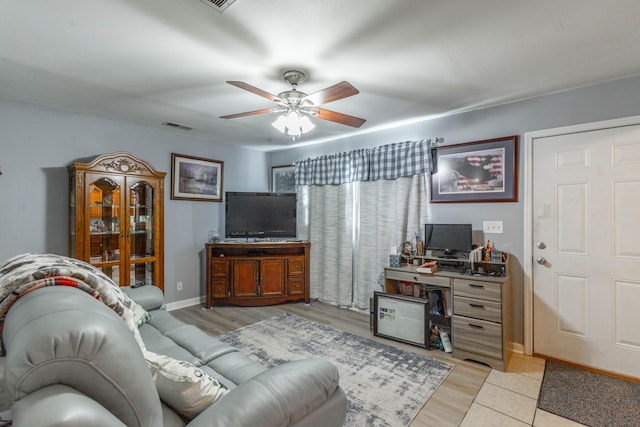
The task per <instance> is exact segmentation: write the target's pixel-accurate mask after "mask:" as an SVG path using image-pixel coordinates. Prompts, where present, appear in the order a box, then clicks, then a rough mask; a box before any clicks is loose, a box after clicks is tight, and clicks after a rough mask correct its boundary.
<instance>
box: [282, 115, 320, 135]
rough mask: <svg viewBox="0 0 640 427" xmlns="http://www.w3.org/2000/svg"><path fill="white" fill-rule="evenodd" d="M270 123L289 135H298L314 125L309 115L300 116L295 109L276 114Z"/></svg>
mask: <svg viewBox="0 0 640 427" xmlns="http://www.w3.org/2000/svg"><path fill="white" fill-rule="evenodd" d="M271 125H272V126H273V127H274V128H276V129H278V131H280V132H282V133H286V134H287V135H289V136H299V135H301V134H303V133H305V132H309V131H310V130H312V129H313V128H315V127H316V126H315V125H314V124H313V123H312V122H311V120H310V119H309V117H307V116H301V115H300V113H298V111H296V110H291V111H289V112H288V113H287V114H282V115H281V116H278V118H277V119H276V120H275V121H274V122H273V123H272V124H271Z"/></svg>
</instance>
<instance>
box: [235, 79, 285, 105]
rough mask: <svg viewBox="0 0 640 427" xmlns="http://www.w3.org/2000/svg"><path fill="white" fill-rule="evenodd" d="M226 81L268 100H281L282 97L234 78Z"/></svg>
mask: <svg viewBox="0 0 640 427" xmlns="http://www.w3.org/2000/svg"><path fill="white" fill-rule="evenodd" d="M227 83H229V84H230V85H233V86H236V87H239V88H240V89H244V90H248V91H249V92H251V93H255V94H256V95H259V96H261V97H263V98H267V99H268V100H270V101H276V102H277V101H282V99H280V98H278V97H277V96H275V95H274V94H272V93H269V92H266V91H264V90H262V89H259V88H257V87H255V86H251V85H250V84H249V83H245V82H238V81H235V80H232V81H227Z"/></svg>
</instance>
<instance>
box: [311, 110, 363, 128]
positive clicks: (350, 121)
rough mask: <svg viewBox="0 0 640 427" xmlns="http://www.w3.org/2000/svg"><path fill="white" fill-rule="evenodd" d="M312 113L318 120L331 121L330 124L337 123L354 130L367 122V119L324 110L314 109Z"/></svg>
mask: <svg viewBox="0 0 640 427" xmlns="http://www.w3.org/2000/svg"><path fill="white" fill-rule="evenodd" d="M311 111H313V112H314V113H315V115H314V116H313V117H316V118H318V119H322V120H329V121H330V122H336V123H340V124H342V125H347V126H351V127H354V128H359V127H360V126H362V125H363V124H364V122H366V120H365V119H361V118H359V117H354V116H349V115H347V114H342V113H336V112H335V111H330V110H326V109H324V108H313V109H312V110H311Z"/></svg>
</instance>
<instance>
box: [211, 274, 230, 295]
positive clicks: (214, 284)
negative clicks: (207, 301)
mask: <svg viewBox="0 0 640 427" xmlns="http://www.w3.org/2000/svg"><path fill="white" fill-rule="evenodd" d="M228 283H229V281H228V280H227V279H214V280H212V281H211V296H212V297H213V298H227V296H229V292H228V291H227V285H228Z"/></svg>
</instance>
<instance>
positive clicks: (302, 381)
mask: <svg viewBox="0 0 640 427" xmlns="http://www.w3.org/2000/svg"><path fill="white" fill-rule="evenodd" d="M123 289H124V290H125V292H127V293H128V294H129V295H130V296H131V297H132V298H133V299H135V300H136V301H137V302H138V303H139V304H141V305H142V306H143V307H144V308H145V309H146V310H147V311H148V312H149V313H150V314H151V320H150V321H149V322H148V323H146V324H144V325H142V326H141V327H140V329H139V330H140V334H141V336H142V339H143V341H144V343H145V346H146V347H147V349H148V350H149V351H152V352H156V353H160V354H165V355H168V356H171V357H174V358H176V359H180V360H186V361H188V362H191V363H193V364H195V365H196V366H199V367H201V368H202V369H203V370H206V371H207V372H208V373H209V374H210V375H212V376H214V377H215V378H217V379H218V380H219V381H221V382H222V383H223V384H225V385H226V386H227V387H228V388H229V389H230V392H229V393H228V394H227V395H226V396H224V397H222V398H221V399H219V400H218V401H216V402H215V403H213V404H212V405H211V406H209V407H208V408H207V409H205V410H204V411H203V412H202V413H200V415H198V416H197V417H195V418H194V419H193V420H191V421H190V422H189V423H188V424H186V423H185V421H184V420H183V419H182V418H181V417H180V416H179V415H178V414H177V413H176V412H175V411H174V410H173V409H172V408H170V407H169V406H167V405H165V404H164V403H163V402H162V401H161V400H160V398H159V397H158V393H157V391H156V388H155V385H154V382H153V378H152V376H151V373H150V370H149V368H148V366H147V363H146V361H145V360H144V357H143V355H142V352H141V350H140V347H139V346H138V344H137V343H136V341H135V339H134V337H133V334H132V333H131V331H130V330H129V329H128V328H127V326H126V325H125V323H124V322H123V321H122V319H121V318H120V317H119V316H118V315H117V314H115V313H114V312H113V311H112V310H111V309H109V308H108V307H106V306H105V305H104V304H103V303H102V302H100V301H98V300H96V299H94V298H92V297H91V296H89V295H88V294H87V293H85V292H82V291H79V290H77V289H73V288H69V287H65V286H53V287H45V288H41V289H37V290H34V291H33V292H31V293H29V294H27V295H25V296H23V297H21V298H20V299H18V300H17V301H16V302H15V303H14V304H13V306H12V307H11V309H10V310H9V313H8V314H7V317H6V319H5V323H4V330H3V333H2V336H3V341H4V345H5V348H6V352H7V354H6V359H5V387H6V390H7V393H8V395H9V397H10V398H11V399H12V402H13V404H12V408H11V413H12V416H13V420H14V424H13V425H14V426H29V427H37V426H52V425H60V426H62V425H64V426H83V427H84V426H149V427H158V426H184V425H188V426H194V427H200V426H224V427H242V426H247V427H249V426H251V427H256V426H260V427H262V426H265V427H268V426H274V427H275V426H296V427H313V426H326V427H329V426H341V425H342V424H343V423H344V419H345V415H346V406H347V402H346V397H345V394H344V392H343V391H342V389H341V388H340V387H339V385H338V372H337V370H336V368H335V367H334V366H333V365H332V364H330V363H328V362H326V361H322V360H304V361H297V362H289V363H285V364H283V365H280V366H278V367H275V368H271V369H267V368H265V367H264V366H261V365H259V364H258V363H256V362H253V361H252V360H250V359H249V358H248V357H246V356H245V355H244V354H242V353H241V352H239V351H237V350H236V349H235V348H233V347H230V346H228V345H227V344H224V343H222V342H221V341H219V340H218V339H216V338H214V337H211V336H209V335H207V334H205V333H204V332H202V331H201V330H199V329H198V328H196V327H194V326H192V325H187V324H185V323H183V322H181V321H179V320H177V319H176V318H175V317H173V316H172V315H171V314H170V313H168V312H167V311H166V310H165V309H164V298H163V295H162V292H161V291H160V290H159V289H157V288H155V287H150V286H145V287H141V288H136V289H128V288H123Z"/></svg>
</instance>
